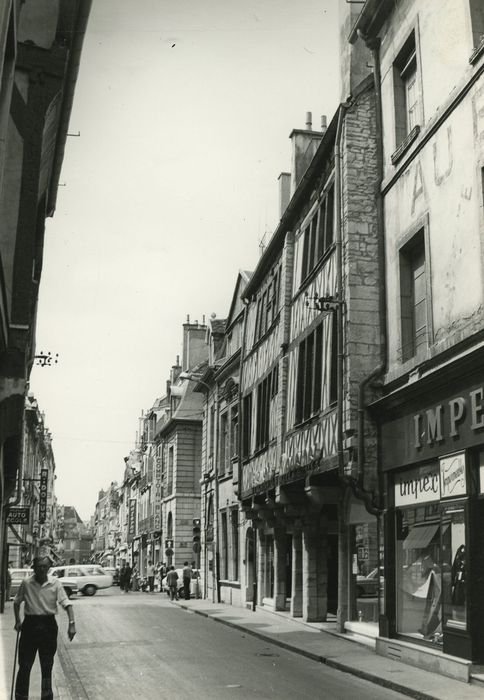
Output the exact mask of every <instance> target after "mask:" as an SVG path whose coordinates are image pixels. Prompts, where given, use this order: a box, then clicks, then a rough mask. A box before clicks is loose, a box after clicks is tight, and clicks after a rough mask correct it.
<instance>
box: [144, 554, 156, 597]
mask: <svg viewBox="0 0 484 700" xmlns="http://www.w3.org/2000/svg"><path fill="white" fill-rule="evenodd" d="M146 575H147V576H148V588H149V591H150V593H153V591H154V590H155V567H154V566H153V562H152V561H151V559H149V560H148V566H147V567H146Z"/></svg>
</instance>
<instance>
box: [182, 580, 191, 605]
mask: <svg viewBox="0 0 484 700" xmlns="http://www.w3.org/2000/svg"><path fill="white" fill-rule="evenodd" d="M183 597H184V598H185V600H190V579H189V578H185V577H184V578H183Z"/></svg>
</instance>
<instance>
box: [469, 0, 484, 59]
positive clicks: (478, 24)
mask: <svg viewBox="0 0 484 700" xmlns="http://www.w3.org/2000/svg"><path fill="white" fill-rule="evenodd" d="M469 9H470V12H471V24H472V41H473V46H474V48H475V49H477V48H478V46H480V44H481V43H482V41H483V39H484V5H483V4H482V0H470V3H469Z"/></svg>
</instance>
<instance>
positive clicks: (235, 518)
mask: <svg viewBox="0 0 484 700" xmlns="http://www.w3.org/2000/svg"><path fill="white" fill-rule="evenodd" d="M230 522H231V525H232V580H233V581H238V580H239V512H238V510H236V509H235V510H232V512H231V514H230Z"/></svg>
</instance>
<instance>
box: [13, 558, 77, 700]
mask: <svg viewBox="0 0 484 700" xmlns="http://www.w3.org/2000/svg"><path fill="white" fill-rule="evenodd" d="M51 563H52V562H51V561H50V559H49V557H35V558H34V561H33V569H34V574H33V576H30V577H28V578H26V579H24V580H23V581H22V582H21V583H20V586H19V589H18V593H17V595H16V596H15V599H14V601H13V611H14V614H15V627H14V629H15V630H16V631H17V632H20V641H19V646H18V663H19V669H18V673H17V680H16V683H15V700H26V699H27V698H28V697H29V685H30V671H31V669H32V665H33V663H34V660H35V656H36V654H37V652H38V654H39V661H40V671H41V674H42V691H41V696H42V700H52V698H53V694H52V667H53V665H54V656H55V652H56V651H57V629H58V628H57V622H56V619H55V616H56V614H57V606H58V605H61V606H62V607H63V608H64V610H65V611H66V612H67V616H68V618H69V627H68V631H67V634H68V637H69V640H70V641H71V642H72V640H73V639H74V636H75V634H76V626H75V622H74V611H73V609H72V603H71V601H70V600H69V598H68V597H67V595H66V592H65V591H64V588H63V586H62V584H61V582H60V581H59V579H58V578H56V577H55V576H49V575H48V571H49V568H50V566H51ZM22 603H23V604H24V618H23V621H21V619H20V606H21V604H22Z"/></svg>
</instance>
